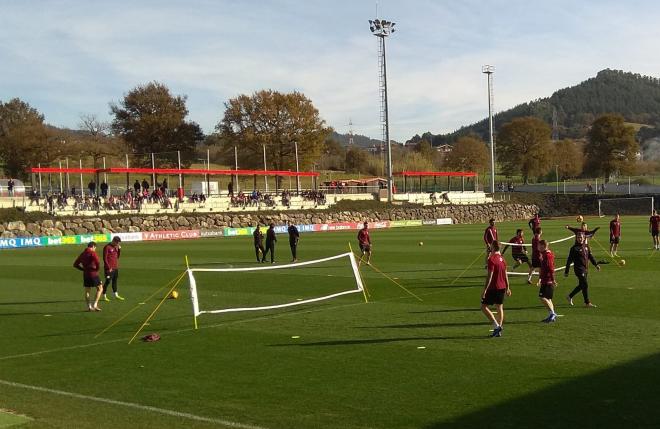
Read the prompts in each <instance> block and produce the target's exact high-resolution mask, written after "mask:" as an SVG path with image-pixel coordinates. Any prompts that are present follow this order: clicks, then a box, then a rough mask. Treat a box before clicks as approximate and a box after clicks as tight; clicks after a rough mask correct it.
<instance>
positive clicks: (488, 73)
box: [481, 65, 495, 195]
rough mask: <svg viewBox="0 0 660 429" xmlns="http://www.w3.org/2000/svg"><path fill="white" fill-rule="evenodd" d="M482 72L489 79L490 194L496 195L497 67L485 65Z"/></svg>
mask: <svg viewBox="0 0 660 429" xmlns="http://www.w3.org/2000/svg"><path fill="white" fill-rule="evenodd" d="M481 72H482V73H484V74H485V75H486V76H487V78H488V139H489V142H490V193H491V194H493V195H495V139H494V138H493V73H495V66H491V65H485V66H483V67H482V68H481Z"/></svg>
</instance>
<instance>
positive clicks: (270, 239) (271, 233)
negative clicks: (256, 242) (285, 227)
mask: <svg viewBox="0 0 660 429" xmlns="http://www.w3.org/2000/svg"><path fill="white" fill-rule="evenodd" d="M276 241H277V237H276V236H275V229H274V228H268V231H267V232H266V244H268V243H275V242H276Z"/></svg>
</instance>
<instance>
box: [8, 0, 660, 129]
mask: <svg viewBox="0 0 660 429" xmlns="http://www.w3.org/2000/svg"><path fill="white" fill-rule="evenodd" d="M378 10H379V15H380V17H381V18H387V19H389V20H392V21H395V22H396V23H397V27H398V32H397V33H395V34H394V35H393V36H392V37H391V38H390V39H389V40H388V45H387V48H388V51H387V52H388V78H389V82H388V83H389V89H390V92H389V94H390V120H391V132H392V137H393V138H394V139H397V140H404V141H405V140H406V139H408V138H410V137H411V136H413V135H414V134H416V133H420V134H421V133H422V132H425V131H431V132H433V133H439V132H447V131H451V130H453V129H455V128H457V127H459V126H461V125H465V124H468V123H471V122H474V121H477V120H479V119H481V118H483V117H484V116H485V115H486V113H487V104H486V102H487V98H486V97H487V96H486V89H485V79H484V77H483V75H482V74H481V66H482V65H483V64H494V65H495V67H496V73H495V78H494V79H495V81H494V82H495V83H494V88H495V108H496V110H504V109H506V108H509V107H512V106H514V105H516V104H519V103H521V102H525V101H529V100H533V99H536V98H540V97H544V96H548V95H550V94H551V93H552V92H553V91H554V90H556V89H559V88H562V87H565V86H569V85H574V84H577V83H579V82H580V81H582V80H584V79H587V78H589V77H591V76H593V75H595V74H596V72H598V71H599V70H601V69H604V68H613V69H623V70H629V71H634V72H637V73H642V74H648V75H653V76H660V56H658V55H657V52H658V48H657V41H658V40H660V25H658V24H659V22H658V21H659V18H660V2H654V1H626V2H622V1H609V0H605V1H595V0H591V1H580V2H577V1H565V0H553V1H543V2H541V1H534V0H528V1H518V0H506V1H505V0H482V1H476V0H475V1H470V0H461V1H456V0H454V1H449V0H437V1H431V0H410V1H394V0H387V1H380V2H379V6H378ZM375 15H376V2H374V1H363V0H355V1H344V0H340V1H323V2H321V1H303V0H299V1H293V0H273V1H223V0H216V1H211V0H206V1H198V0H190V1H173V0H161V1H140V0H133V1H125V0H114V1H103V2H101V1H94V0H89V1H80V0H59V1H58V0H53V1H34V0H25V1H11V0H0V100H3V101H6V100H8V99H10V98H13V97H19V98H21V99H23V100H25V101H27V102H29V103H30V104H31V105H32V106H34V107H36V108H37V109H39V110H40V111H41V112H43V113H44V115H45V117H46V121H47V122H49V123H51V124H53V125H56V126H64V127H76V125H77V124H78V122H79V117H80V115H81V114H96V115H98V116H99V117H100V118H102V119H106V120H109V119H110V116H109V113H108V110H109V109H108V103H110V102H116V101H118V100H119V99H121V97H122V95H123V94H124V93H126V92H127V91H129V90H130V89H131V88H133V87H135V86H136V85H139V84H142V83H146V82H149V81H153V80H157V81H160V82H163V83H165V84H166V85H168V86H169V87H170V89H171V90H172V91H173V93H175V94H185V95H187V96H188V107H189V110H190V119H192V120H194V121H196V122H198V123H199V124H200V125H201V126H202V128H203V129H204V131H205V132H210V131H212V130H213V127H214V125H215V124H216V123H217V122H218V121H219V120H220V119H221V117H222V113H223V111H224V109H223V103H224V102H225V101H227V100H228V99H229V98H231V97H234V96H236V95H238V94H241V93H251V92H253V91H256V90H259V89H263V88H272V89H275V90H279V91H291V90H298V91H302V92H304V93H305V94H306V95H307V96H308V97H309V98H311V99H312V101H313V102H314V104H315V106H316V107H317V108H318V109H319V111H320V114H321V116H322V117H323V118H324V119H325V120H326V121H327V123H328V124H329V125H331V126H333V127H334V128H335V129H336V130H337V131H339V132H347V131H348V125H347V124H348V121H349V118H351V119H352V121H353V123H354V124H355V125H354V130H355V132H356V133H360V134H365V135H369V136H372V137H376V138H378V137H379V136H380V125H379V112H378V109H379V105H378V68H377V41H376V38H375V37H373V36H371V34H370V32H369V28H368V27H369V26H368V22H367V20H368V19H370V18H373V17H375Z"/></svg>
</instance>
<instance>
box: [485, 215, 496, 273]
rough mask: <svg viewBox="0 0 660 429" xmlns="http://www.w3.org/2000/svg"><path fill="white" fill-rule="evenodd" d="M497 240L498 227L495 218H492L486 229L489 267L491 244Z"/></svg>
mask: <svg viewBox="0 0 660 429" xmlns="http://www.w3.org/2000/svg"><path fill="white" fill-rule="evenodd" d="M494 241H497V228H495V219H493V218H490V220H489V221H488V227H487V228H486V230H485V231H484V243H486V268H488V258H489V257H490V253H491V246H492V244H493V242H494Z"/></svg>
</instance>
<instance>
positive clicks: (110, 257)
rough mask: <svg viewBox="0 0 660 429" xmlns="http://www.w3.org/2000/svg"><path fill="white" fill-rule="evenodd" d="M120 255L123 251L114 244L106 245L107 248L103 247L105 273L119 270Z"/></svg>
mask: <svg viewBox="0 0 660 429" xmlns="http://www.w3.org/2000/svg"><path fill="white" fill-rule="evenodd" d="M120 254H121V249H119V247H116V246H113V245H112V244H106V245H105V247H103V266H104V269H105V271H111V270H116V269H118V268H119V255H120Z"/></svg>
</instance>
